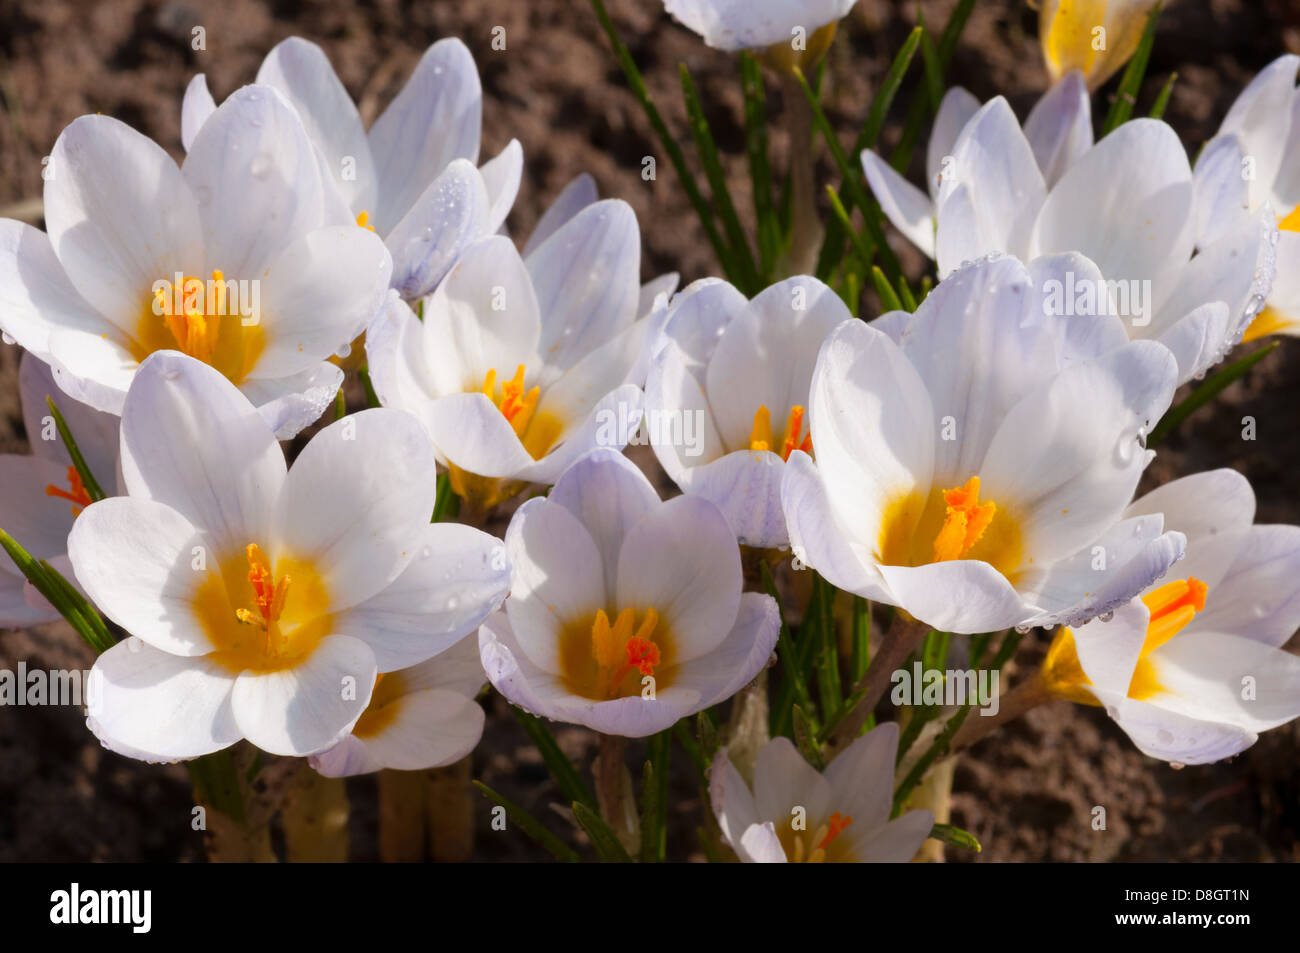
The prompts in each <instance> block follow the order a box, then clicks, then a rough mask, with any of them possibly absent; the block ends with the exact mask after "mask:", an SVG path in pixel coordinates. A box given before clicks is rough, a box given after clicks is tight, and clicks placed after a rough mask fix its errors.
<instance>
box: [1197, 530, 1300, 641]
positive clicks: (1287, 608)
mask: <svg viewBox="0 0 1300 953" xmlns="http://www.w3.org/2000/svg"><path fill="white" fill-rule="evenodd" d="M1243 535H1244V537H1245V538H1244V540H1243V543H1242V545H1241V547H1240V549H1239V550H1238V554H1237V558H1236V559H1235V560H1234V561H1233V562H1232V565H1231V566H1230V568H1229V569H1228V571H1227V573H1226V574H1225V575H1224V576H1223V578H1222V579H1220V580H1219V581H1218V585H1216V586H1215V587H1214V588H1213V589H1212V590H1211V591H1210V593H1209V595H1208V596H1207V598H1206V603H1205V610H1204V611H1203V612H1200V613H1197V617H1196V620H1195V626H1196V628H1197V629H1198V630H1199V629H1202V628H1203V629H1206V630H1210V631H1219V632H1230V633H1232V634H1233V635H1240V636H1243V637H1245V638H1248V639H1254V640H1255V641H1257V642H1262V643H1264V644H1265V645H1272V646H1275V647H1278V648H1280V647H1281V646H1282V645H1284V644H1285V643H1286V641H1287V639H1289V638H1291V636H1292V635H1293V634H1295V631H1296V629H1297V627H1300V587H1298V586H1297V580H1300V528H1297V527H1295V526H1252V527H1250V528H1249V529H1247V530H1245V531H1244V532H1243Z"/></svg>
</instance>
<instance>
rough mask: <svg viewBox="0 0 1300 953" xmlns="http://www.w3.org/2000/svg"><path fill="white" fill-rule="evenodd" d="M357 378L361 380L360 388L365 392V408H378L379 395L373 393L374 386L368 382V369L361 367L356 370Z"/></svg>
mask: <svg viewBox="0 0 1300 953" xmlns="http://www.w3.org/2000/svg"><path fill="white" fill-rule="evenodd" d="M357 376H358V377H360V378H361V386H362V387H363V388H365V391H366V406H367V407H379V406H381V404H380V403H379V395H378V394H376V393H375V385H374V384H372V383H371V382H370V368H369V367H367V366H362V367H360V368H358V369H357Z"/></svg>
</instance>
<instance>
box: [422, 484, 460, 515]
mask: <svg viewBox="0 0 1300 953" xmlns="http://www.w3.org/2000/svg"><path fill="white" fill-rule="evenodd" d="M434 492H435V494H436V496H435V497H434V500H433V519H431V520H430V521H429V522H431V523H446V522H450V521H451V520H454V519H455V518H456V516H457V515H458V514H459V513H460V497H459V496H457V495H456V493H455V492H454V491H453V490H452V488H451V476H450V475H449V474H446V473H440V474H438V480H437V487H436V489H435V490H434Z"/></svg>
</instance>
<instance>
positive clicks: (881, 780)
mask: <svg viewBox="0 0 1300 953" xmlns="http://www.w3.org/2000/svg"><path fill="white" fill-rule="evenodd" d="M897 751H898V723H897V722H892V721H890V722H886V723H885V724H883V725H880V726H879V727H877V728H873V729H872V730H871V731H869V732H868V733H867V734H865V735H862V736H861V737H860V738H857V739H855V740H854V742H853V743H852V744H851V745H849V746H848V747H847V748H845V749H844V750H843V751H842V752H841V753H840V754H839V756H837V757H836V758H835V760H834V761H832V762H831V763H830V764H829V765H827V766H826V770H825V772H818V771H817V769H816V768H814V767H813V766H812V765H810V764H809V763H808V762H807V761H805V760H804V759H803V756H802V755H800V754H799V751H798V749H796V748H795V746H794V745H793V744H791V743H790V739H788V738H773V739H772V740H771V741H769V742H768V743H767V744H765V745H764V746H763V747H762V748H760V749H759V752H758V759H757V761H756V762H755V764H754V783H753V787H752V790H751V787H750V785H748V784H746V783H745V779H744V778H743V777H741V775H740V772H739V771H737V770H736V768H735V765H733V764H732V763H731V761H730V760H729V759H728V757H727V749H726V748H720V749H719V750H718V754H717V756H716V757H715V758H714V760H713V767H712V768H711V770H710V771H709V800H710V801H712V803H713V813H714V814H715V815H716V816H717V818H718V825H719V826H720V827H721V828H722V836H723V837H724V838H726V841H727V843H728V844H730V845H731V847H732V849H733V850H735V852H736V855H737V856H738V857H739V858H740V859H741V860H742V861H744V862H745V863H754V864H784V863H805V864H807V863H859V864H872V863H876V864H889V863H895V864H898V863H906V862H907V861H909V860H911V859H912V858H913V857H914V856H916V852H917V851H918V850H920V848H921V844H922V843H923V842H924V841H925V839H926V838H927V837H928V836H930V828H931V827H933V826H934V814H932V813H931V812H930V811H926V810H919V811H908V812H907V813H906V814H903V815H902V816H900V817H896V818H894V819H893V820H892V821H891V820H890V819H889V814H890V810H891V808H892V806H893V799H894V755H895V754H896V753H897Z"/></svg>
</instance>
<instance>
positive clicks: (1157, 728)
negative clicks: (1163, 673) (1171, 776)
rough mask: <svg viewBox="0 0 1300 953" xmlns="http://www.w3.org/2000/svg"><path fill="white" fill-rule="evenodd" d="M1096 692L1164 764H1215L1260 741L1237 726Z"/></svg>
mask: <svg viewBox="0 0 1300 953" xmlns="http://www.w3.org/2000/svg"><path fill="white" fill-rule="evenodd" d="M1093 693H1094V694H1095V695H1097V697H1098V698H1099V699H1100V701H1101V702H1102V704H1103V705H1105V706H1106V712H1107V714H1109V715H1110V716H1111V718H1113V719H1115V721H1116V723H1117V724H1118V725H1119V726H1120V727H1121V728H1123V729H1124V733H1125V734H1127V735H1128V736H1129V739H1130V740H1131V741H1132V742H1133V744H1135V745H1137V747H1138V750H1140V751H1141V752H1142V753H1143V754H1146V755H1150V756H1151V757H1153V758H1159V759H1160V760H1162V761H1169V762H1172V763H1175V764H1211V763H1213V762H1215V761H1222V760H1223V759H1224V758H1230V757H1232V756H1233V755H1234V754H1239V753H1241V752H1242V751H1244V750H1246V749H1247V748H1249V747H1250V746H1251V745H1253V744H1254V743H1255V741H1256V739H1257V738H1258V736H1257V735H1256V734H1255V733H1254V732H1253V731H1249V730H1247V729H1244V728H1239V727H1237V726H1235V725H1229V724H1224V723H1222V722H1211V721H1204V720H1201V719H1198V718H1191V717H1188V716H1187V715H1184V714H1181V713H1179V712H1174V711H1170V710H1168V709H1166V708H1161V707H1159V706H1157V705H1154V704H1151V703H1149V702H1143V701H1136V700H1135V699H1132V698H1128V697H1127V696H1125V695H1121V694H1119V693H1117V692H1102V691H1099V690H1096V689H1094V690H1093Z"/></svg>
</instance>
